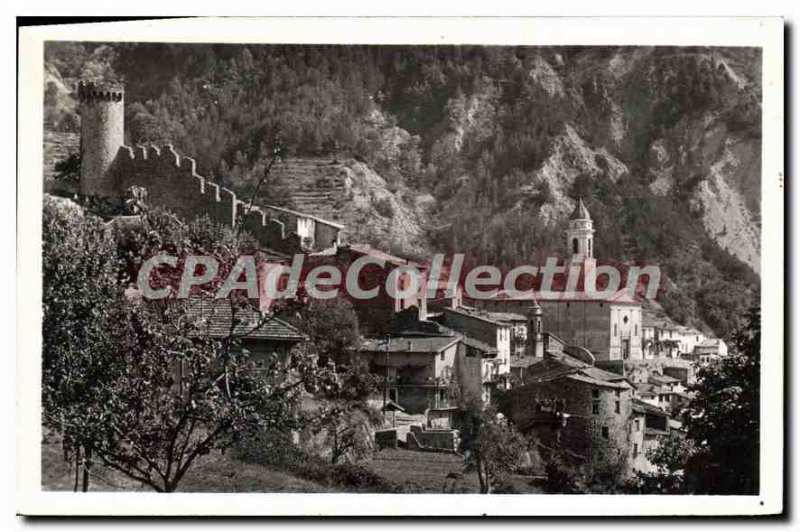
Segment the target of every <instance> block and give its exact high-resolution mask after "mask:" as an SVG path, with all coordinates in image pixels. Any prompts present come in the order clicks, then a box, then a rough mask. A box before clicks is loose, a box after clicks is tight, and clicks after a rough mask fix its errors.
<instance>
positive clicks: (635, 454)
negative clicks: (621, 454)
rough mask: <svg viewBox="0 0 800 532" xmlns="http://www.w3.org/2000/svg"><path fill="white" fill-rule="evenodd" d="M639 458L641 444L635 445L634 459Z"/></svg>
mask: <svg viewBox="0 0 800 532" xmlns="http://www.w3.org/2000/svg"><path fill="white" fill-rule="evenodd" d="M637 456H639V444H638V443H634V444H633V457H634V458H636V457H637Z"/></svg>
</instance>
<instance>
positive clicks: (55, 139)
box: [42, 129, 80, 182]
mask: <svg viewBox="0 0 800 532" xmlns="http://www.w3.org/2000/svg"><path fill="white" fill-rule="evenodd" d="M79 149H80V136H79V135H78V134H77V133H65V132H60V131H48V130H46V129H45V131H44V156H43V161H42V164H43V168H42V172H43V177H44V180H45V182H47V181H50V180H52V179H54V177H55V168H54V167H55V164H56V163H57V162H59V161H62V160H64V159H66V158H67V157H68V156H69V155H70V154H71V153H78V150H79Z"/></svg>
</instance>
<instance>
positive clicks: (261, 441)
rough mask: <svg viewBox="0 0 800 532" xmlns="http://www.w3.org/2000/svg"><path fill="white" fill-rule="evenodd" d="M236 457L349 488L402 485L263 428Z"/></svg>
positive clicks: (382, 489) (393, 489) (391, 489)
mask: <svg viewBox="0 0 800 532" xmlns="http://www.w3.org/2000/svg"><path fill="white" fill-rule="evenodd" d="M234 453H235V454H236V456H237V458H239V459H241V460H243V461H245V462H251V463H256V464H261V465H267V466H271V467H274V468H276V469H279V470H282V471H287V472H290V473H292V474H294V475H297V476H299V477H301V478H305V479H307V480H313V481H314V482H319V483H321V484H323V485H326V486H331V487H336V488H344V489H346V490H348V491H360V492H373V493H399V492H401V491H402V489H401V487H400V486H398V485H396V484H394V483H393V482H391V481H390V480H388V479H385V478H383V477H381V476H380V475H377V474H375V473H373V472H372V471H370V470H369V469H367V468H365V467H363V466H359V465H356V464H348V463H345V464H332V463H330V462H326V461H325V460H323V459H321V458H320V457H318V456H315V455H312V454H308V453H306V452H304V451H303V450H301V449H300V448H298V447H297V446H296V445H294V443H293V442H292V441H291V438H290V437H289V436H288V435H287V434H286V433H285V432H275V431H262V432H260V433H258V434H255V435H252V436H250V437H248V438H246V439H245V440H243V441H242V442H240V443H239V444H237V446H236V447H235V449H234Z"/></svg>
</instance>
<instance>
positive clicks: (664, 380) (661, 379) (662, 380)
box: [648, 375, 681, 384]
mask: <svg viewBox="0 0 800 532" xmlns="http://www.w3.org/2000/svg"><path fill="white" fill-rule="evenodd" d="M648 380H650V381H653V382H654V383H656V384H670V383H675V382H681V381H680V379H676V378H675V377H670V376H669V375H650V377H649V378H648Z"/></svg>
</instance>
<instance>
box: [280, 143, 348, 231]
mask: <svg viewBox="0 0 800 532" xmlns="http://www.w3.org/2000/svg"><path fill="white" fill-rule="evenodd" d="M273 178H274V179H275V180H276V181H278V182H279V183H280V184H281V186H282V187H283V188H284V189H285V191H286V192H287V193H288V194H289V196H290V197H291V201H290V203H291V207H292V208H293V209H295V210H298V211H300V212H307V213H311V214H314V215H315V216H319V217H320V218H324V219H326V220H331V221H334V222H340V223H341V222H342V221H343V214H344V213H343V212H342V208H343V207H344V206H345V204H346V203H347V197H348V195H349V193H350V190H351V187H352V182H351V179H349V177H348V170H347V167H346V165H345V164H344V162H342V161H339V160H337V159H334V158H330V157H319V158H302V159H287V160H286V161H283V162H281V163H280V164H279V165H278V166H277V167H276V168H275V169H274V170H273Z"/></svg>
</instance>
